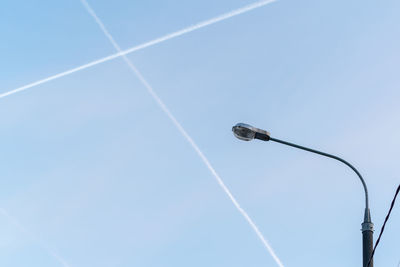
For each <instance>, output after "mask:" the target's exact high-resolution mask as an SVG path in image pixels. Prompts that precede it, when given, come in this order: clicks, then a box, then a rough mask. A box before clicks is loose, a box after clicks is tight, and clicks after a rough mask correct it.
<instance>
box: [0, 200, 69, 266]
mask: <svg viewBox="0 0 400 267" xmlns="http://www.w3.org/2000/svg"><path fill="white" fill-rule="evenodd" d="M0 213H1V214H3V216H4V217H6V218H7V219H8V220H9V221H10V222H12V224H14V225H15V226H16V227H17V228H19V229H20V230H21V231H22V232H24V233H25V234H26V235H28V236H30V237H31V238H33V239H34V240H36V242H38V243H39V244H40V246H41V247H42V248H44V249H45V250H47V252H48V253H49V254H50V255H51V256H52V257H53V258H55V259H56V260H57V261H58V262H59V263H60V264H61V265H62V266H63V267H71V266H70V265H69V264H68V263H67V262H66V260H65V259H63V258H62V257H61V256H60V255H59V254H58V253H56V252H55V251H54V250H53V249H51V248H50V247H48V246H47V245H46V244H44V243H43V242H42V241H41V240H39V238H37V237H36V236H35V235H34V234H33V233H32V232H30V231H29V230H28V229H26V227H25V226H23V225H22V224H21V223H20V221H18V220H17V218H15V217H14V216H12V215H11V214H10V213H9V212H8V211H7V210H5V209H4V208H1V207H0Z"/></svg>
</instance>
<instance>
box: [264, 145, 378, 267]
mask: <svg viewBox="0 0 400 267" xmlns="http://www.w3.org/2000/svg"><path fill="white" fill-rule="evenodd" d="M269 140H270V141H274V142H277V143H281V144H284V145H287V146H291V147H295V148H298V149H302V150H305V151H308V152H312V153H315V154H318V155H322V156H325V157H328V158H332V159H335V160H338V161H340V162H342V163H344V164H346V165H347V166H348V167H350V168H351V169H352V170H353V171H354V172H355V173H356V174H357V176H358V178H360V181H361V183H362V185H363V188H364V192H365V211H364V221H363V223H362V224H361V231H362V235H363V267H373V266H374V263H373V260H371V262H370V264H369V266H367V265H368V261H369V259H370V257H371V255H372V251H373V242H374V241H373V234H374V224H373V223H372V222H371V213H370V210H369V200H368V189H367V184H366V183H365V181H364V178H363V177H362V176H361V174H360V173H359V172H358V170H357V169H356V168H354V167H353V165H351V164H350V163H348V162H347V161H345V160H344V159H342V158H339V157H337V156H334V155H331V154H328V153H324V152H321V151H318V150H314V149H311V148H308V147H304V146H300V145H296V144H293V143H289V142H286V141H282V140H279V139H276V138H272V137H270V138H269Z"/></svg>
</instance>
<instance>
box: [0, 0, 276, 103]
mask: <svg viewBox="0 0 400 267" xmlns="http://www.w3.org/2000/svg"><path fill="white" fill-rule="evenodd" d="M275 1H276V0H262V1H258V2H255V3H253V4H250V5H247V6H244V7H242V8H239V9H236V10H233V11H230V12H228V13H225V14H222V15H219V16H217V17H214V18H211V19H209V20H206V21H203V22H200V23H197V24H194V25H192V26H189V27H186V28H184V29H181V30H179V31H176V32H173V33H170V34H167V35H164V36H162V37H159V38H156V39H154V40H151V41H148V42H145V43H143V44H140V45H137V46H133V47H131V48H128V49H126V50H120V51H119V52H118V53H116V54H112V55H109V56H107V57H103V58H100V59H98V60H95V61H92V62H89V63H87V64H84V65H81V66H79V67H76V68H73V69H70V70H67V71H64V72H61V73H58V74H55V75H52V76H49V77H47V78H44V79H41V80H38V81H36V82H32V83H29V84H27V85H24V86H21V87H18V88H15V89H13V90H10V91H7V92H5V93H1V94H0V98H4V97H7V96H10V95H13V94H16V93H19V92H22V91H25V90H27V89H30V88H32V87H35V86H38V85H41V84H44V83H47V82H50V81H52V80H55V79H58V78H61V77H64V76H67V75H70V74H73V73H75V72H78V71H81V70H84V69H87V68H90V67H93V66H96V65H98V64H101V63H104V62H107V61H110V60H113V59H115V58H117V57H122V56H124V55H127V54H130V53H133V52H135V51H138V50H142V49H144V48H147V47H149V46H153V45H156V44H159V43H162V42H165V41H167V40H170V39H173V38H176V37H178V36H181V35H184V34H187V33H190V32H192V31H195V30H198V29H201V28H204V27H206V26H209V25H212V24H214V23H217V22H220V21H223V20H226V19H229V18H232V17H235V16H237V15H240V14H243V13H246V12H249V11H251V10H253V9H256V8H260V7H262V6H265V5H268V4H270V3H273V2H275ZM107 37H108V36H107Z"/></svg>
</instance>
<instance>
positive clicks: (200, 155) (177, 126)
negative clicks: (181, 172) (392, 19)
mask: <svg viewBox="0 0 400 267" xmlns="http://www.w3.org/2000/svg"><path fill="white" fill-rule="evenodd" d="M80 1H81V2H82V4H83V6H84V7H85V8H86V10H87V11H88V12H89V14H90V15H91V16H92V17H93V18H94V19H95V21H96V23H97V24H98V25H99V26H100V28H101V30H102V31H103V33H104V35H105V36H106V37H107V38H108V39H109V41H110V42H111V44H112V45H113V46H114V48H115V50H117V51H118V52H121V48H120V47H119V45H118V44H117V42H116V41H115V40H114V38H113V37H112V35H111V34H110V33H109V32H108V30H107V29H106V27H105V26H104V24H103V22H102V21H101V20H100V19H99V17H98V16H97V15H96V13H95V12H94V10H93V9H92V8H91V7H90V5H89V4H88V3H87V2H86V0H80ZM263 2H266V1H263ZM269 2H271V1H269ZM258 5H260V3H259V4H258ZM248 8H249V7H248ZM248 8H247V9H248ZM237 12H238V11H236V13H232V12H231V13H228V14H227V15H225V16H224V17H225V18H226V17H229V16H233V15H232V14H237ZM242 12H244V11H242ZM229 14H231V15H229ZM218 18H221V17H218ZM218 18H216V19H214V20H217V19H218ZM221 19H222V18H221ZM221 19H219V20H221ZM210 23H212V22H210ZM194 27H195V26H194ZM122 58H123V59H124V61H125V62H126V63H127V64H128V66H129V68H130V69H131V70H132V71H133V73H134V74H136V76H137V77H138V78H139V80H140V81H141V82H142V83H143V85H144V86H145V87H146V89H147V91H148V92H149V93H150V94H151V96H152V97H153V98H154V100H155V101H156V102H157V104H158V105H159V106H160V108H161V109H162V110H163V111H164V112H165V114H166V115H167V116H168V118H169V119H170V120H171V121H172V122H173V123H174V125H175V126H176V128H177V129H178V130H179V132H180V133H181V134H182V135H183V136H184V137H185V139H186V140H187V141H188V142H189V144H190V145H191V146H192V148H193V149H194V150H195V151H196V153H197V154H198V156H199V157H200V158H201V160H202V161H203V162H204V164H205V165H206V166H207V168H208V170H209V171H210V172H211V174H212V175H213V176H214V177H215V179H216V180H217V182H218V184H219V185H220V186H221V188H222V189H223V190H224V192H225V193H226V194H227V195H228V197H229V199H230V200H231V201H232V203H233V204H234V205H235V207H236V208H237V209H238V211H239V212H240V213H241V214H242V215H243V217H244V218H245V219H246V221H247V222H248V223H249V224H250V226H251V227H252V228H253V230H254V231H255V233H256V234H257V236H258V237H259V238H260V240H261V242H262V243H263V245H264V246H265V248H266V249H267V250H268V252H269V253H270V254H271V256H272V257H273V259H274V260H275V262H276V263H277V264H278V266H280V267H283V264H282V262H281V260H280V259H279V258H278V256H277V255H276V253H275V252H274V250H273V249H272V247H271V245H270V244H269V243H268V241H267V240H266V239H265V237H264V236H263V234H262V233H261V231H260V230H259V229H258V227H257V225H256V224H255V223H254V222H253V220H252V219H251V218H250V216H249V215H248V214H247V212H246V211H245V210H244V209H243V208H242V207H241V206H240V205H239V203H238V202H237V200H236V199H235V197H234V196H233V195H232V193H231V192H230V191H229V189H228V188H227V187H226V185H225V184H224V182H223V180H222V179H221V177H220V176H219V174H218V173H217V172H216V170H215V169H214V167H213V166H212V165H211V163H210V161H209V160H208V159H207V157H206V156H205V155H204V154H203V152H202V151H201V150H200V148H199V147H198V145H197V144H196V143H195V142H194V140H193V139H192V137H191V136H190V135H189V134H188V133H187V132H186V130H185V129H184V128H183V126H182V125H181V124H180V123H179V122H178V120H177V119H176V118H175V116H174V115H173V114H172V113H171V111H169V109H168V108H167V106H166V105H165V104H164V102H163V101H162V100H161V98H160V97H159V96H158V95H157V93H156V92H155V91H154V89H153V87H152V86H151V85H150V84H149V83H148V82H147V80H146V79H145V78H144V76H143V75H142V74H141V73H140V71H139V70H138V69H137V68H136V67H135V65H133V63H132V62H131V61H130V60H129V59H128V57H127V56H126V55H122Z"/></svg>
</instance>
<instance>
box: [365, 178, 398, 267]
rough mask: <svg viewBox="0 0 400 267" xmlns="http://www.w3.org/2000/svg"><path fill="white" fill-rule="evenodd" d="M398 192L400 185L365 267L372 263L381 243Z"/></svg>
mask: <svg viewBox="0 0 400 267" xmlns="http://www.w3.org/2000/svg"><path fill="white" fill-rule="evenodd" d="M399 191H400V185H399V186H398V187H397V190H396V193H395V194H394V197H393V200H392V204H390V209H389V212H388V214H387V215H386V218H385V221H384V222H383V225H382V228H381V232H380V233H379V237H378V239H377V240H376V243H375V247H374V250H373V251H372V255H371V258H369V261H368V264H367V267H369V266H370V264H371V261H372V259H373V258H374V254H375V250H376V247H377V246H378V245H379V242H380V241H381V237H382V234H383V231H384V230H385V226H386V223H387V221H388V220H389V217H390V213H392V209H393V207H394V203H395V202H396V198H397V195H398V194H399ZM399 266H400V263H399Z"/></svg>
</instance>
